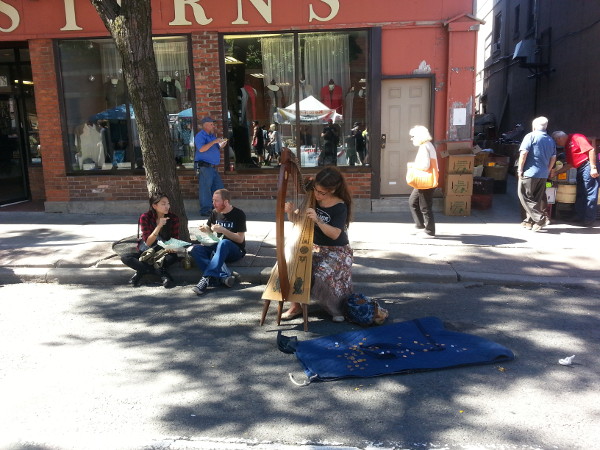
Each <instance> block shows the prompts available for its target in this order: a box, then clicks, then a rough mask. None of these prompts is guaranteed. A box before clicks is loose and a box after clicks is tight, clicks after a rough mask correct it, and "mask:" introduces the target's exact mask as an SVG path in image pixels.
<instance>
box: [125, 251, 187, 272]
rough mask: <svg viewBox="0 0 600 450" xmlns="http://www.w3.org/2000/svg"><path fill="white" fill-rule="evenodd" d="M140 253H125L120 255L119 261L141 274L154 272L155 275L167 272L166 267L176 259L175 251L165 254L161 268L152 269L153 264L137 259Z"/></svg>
mask: <svg viewBox="0 0 600 450" xmlns="http://www.w3.org/2000/svg"><path fill="white" fill-rule="evenodd" d="M141 254H142V253H141V252H135V253H127V254H125V255H123V256H121V261H122V262H123V264H125V265H126V266H127V267H131V268H132V269H133V270H135V271H136V272H139V273H141V274H147V273H155V274H157V275H164V274H167V269H168V268H169V267H170V266H172V265H173V264H175V263H176V262H177V259H178V258H177V254H176V253H169V254H168V255H167V256H165V262H164V263H163V266H162V269H160V270H156V269H154V266H152V265H150V264H146V263H145V262H142V261H140V260H139V258H140V255H141Z"/></svg>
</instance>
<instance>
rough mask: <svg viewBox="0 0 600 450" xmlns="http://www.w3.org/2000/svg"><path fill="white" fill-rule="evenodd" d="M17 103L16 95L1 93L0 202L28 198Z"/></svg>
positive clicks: (4, 202)
mask: <svg viewBox="0 0 600 450" xmlns="http://www.w3.org/2000/svg"><path fill="white" fill-rule="evenodd" d="M0 82H1V80H0ZM17 105H18V102H17V99H16V97H15V96H13V95H0V204H6V203H12V202H16V201H21V200H27V198H28V193H27V178H26V176H25V161H24V160H23V154H24V152H23V149H22V148H21V145H22V141H21V130H20V120H19V117H20V116H19V111H18V106H17Z"/></svg>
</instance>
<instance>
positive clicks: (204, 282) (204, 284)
mask: <svg viewBox="0 0 600 450" xmlns="http://www.w3.org/2000/svg"><path fill="white" fill-rule="evenodd" d="M208 284H209V279H208V277H202V278H201V279H200V281H198V284H197V285H196V286H194V287H193V288H192V291H194V294H196V295H202V294H204V293H205V292H206V289H207V288H208Z"/></svg>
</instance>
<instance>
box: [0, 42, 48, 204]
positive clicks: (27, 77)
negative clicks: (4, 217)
mask: <svg viewBox="0 0 600 450" xmlns="http://www.w3.org/2000/svg"><path fill="white" fill-rule="evenodd" d="M39 151H40V146H39V138H38V130H37V114H36V109H35V100H34V87H33V79H32V75H31V62H30V59H29V50H28V48H27V46H26V44H22V43H18V44H15V45H13V46H10V45H8V43H6V44H3V46H2V47H0V205H5V204H9V203H14V202H18V201H23V200H28V199H29V198H30V189H29V181H28V170H27V169H28V167H29V165H36V164H37V165H39V164H41V156H40V154H39Z"/></svg>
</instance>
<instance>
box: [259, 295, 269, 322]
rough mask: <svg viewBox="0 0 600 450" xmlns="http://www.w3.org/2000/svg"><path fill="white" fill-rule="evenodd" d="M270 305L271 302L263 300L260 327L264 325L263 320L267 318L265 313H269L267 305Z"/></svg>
mask: <svg viewBox="0 0 600 450" xmlns="http://www.w3.org/2000/svg"><path fill="white" fill-rule="evenodd" d="M270 304H271V300H265V302H264V303H263V310H262V316H261V318H260V326H261V327H262V326H263V324H264V323H265V318H266V317H267V311H269V305H270Z"/></svg>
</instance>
